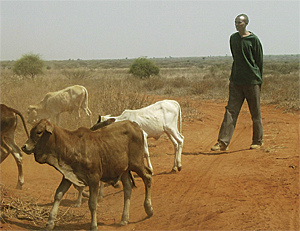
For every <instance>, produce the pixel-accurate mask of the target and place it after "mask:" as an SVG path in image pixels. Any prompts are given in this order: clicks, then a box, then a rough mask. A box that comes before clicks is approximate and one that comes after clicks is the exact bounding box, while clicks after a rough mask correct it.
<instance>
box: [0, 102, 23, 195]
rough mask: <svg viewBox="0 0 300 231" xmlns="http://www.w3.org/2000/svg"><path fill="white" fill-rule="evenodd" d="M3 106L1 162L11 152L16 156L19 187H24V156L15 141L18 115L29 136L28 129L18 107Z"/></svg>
mask: <svg viewBox="0 0 300 231" xmlns="http://www.w3.org/2000/svg"><path fill="white" fill-rule="evenodd" d="M0 106H1V109H0V111H1V152H0V159H1V160H0V161H1V162H0V163H2V162H3V161H4V160H5V159H6V157H7V156H8V155H9V154H10V153H11V154H12V155H13V157H14V158H15V161H16V163H17V166H18V172H19V175H18V183H17V187H16V188H17V189H22V185H23V184H24V175H23V156H22V152H21V150H20V148H19V147H18V146H17V145H16V142H15V130H16V127H17V115H18V116H20V118H21V120H22V122H23V125H24V129H25V132H26V135H27V137H29V136H28V131H27V127H26V124H25V121H24V117H23V115H22V114H21V112H19V111H18V110H16V109H13V108H10V107H8V106H6V105H4V104H0Z"/></svg>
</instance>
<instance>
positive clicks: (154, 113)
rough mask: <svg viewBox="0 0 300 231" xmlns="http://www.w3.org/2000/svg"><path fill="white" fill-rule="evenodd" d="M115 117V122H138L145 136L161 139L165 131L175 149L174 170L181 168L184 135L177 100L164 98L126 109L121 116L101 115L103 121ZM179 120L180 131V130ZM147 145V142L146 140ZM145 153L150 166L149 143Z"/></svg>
mask: <svg viewBox="0 0 300 231" xmlns="http://www.w3.org/2000/svg"><path fill="white" fill-rule="evenodd" d="M110 118H114V119H115V122H118V121H123V120H131V121H134V122H136V123H138V124H139V125H140V126H141V128H142V129H143V130H144V131H145V134H144V135H145V136H147V137H153V138H155V139H159V137H160V136H161V135H162V134H163V133H164V132H165V133H166V134H167V135H168V137H169V138H170V140H171V141H172V143H173V145H174V149H175V157H174V165H173V168H172V171H176V169H178V171H180V170H181V168H182V165H181V152H182V147H183V140H184V136H183V135H182V134H181V125H182V118H181V108H180V105H179V103H178V102H177V101H175V100H162V101H158V102H156V103H154V104H152V105H150V106H147V107H144V108H141V109H138V110H125V111H124V112H123V113H122V114H121V115H120V116H116V117H112V116H110V115H107V116H101V121H105V120H108V119H110ZM178 120H179V131H178V128H177V127H178V126H177V124H178ZM145 145H147V142H145ZM145 154H146V158H147V161H148V165H149V167H150V168H152V166H151V162H150V159H149V152H148V145H147V147H145Z"/></svg>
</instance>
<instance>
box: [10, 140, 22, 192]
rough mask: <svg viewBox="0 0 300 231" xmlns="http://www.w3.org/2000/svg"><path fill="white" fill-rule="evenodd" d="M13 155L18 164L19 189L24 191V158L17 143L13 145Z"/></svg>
mask: <svg viewBox="0 0 300 231" xmlns="http://www.w3.org/2000/svg"><path fill="white" fill-rule="evenodd" d="M12 149H13V151H12V155H13V157H14V159H15V161H16V164H17V166H18V174H19V175H18V183H17V187H16V188H17V189H22V186H23V184H24V174H23V156H22V152H21V150H20V148H19V147H18V146H17V145H16V144H15V142H13V143H12Z"/></svg>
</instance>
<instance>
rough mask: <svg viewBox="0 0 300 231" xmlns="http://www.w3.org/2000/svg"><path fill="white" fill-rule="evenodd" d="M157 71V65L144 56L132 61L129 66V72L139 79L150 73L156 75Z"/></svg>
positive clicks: (146, 76) (145, 77)
mask: <svg viewBox="0 0 300 231" xmlns="http://www.w3.org/2000/svg"><path fill="white" fill-rule="evenodd" d="M159 71H160V69H159V67H157V66H156V65H155V63H154V62H152V61H151V60H149V59H146V58H138V59H136V60H134V61H133V63H132V65H131V66H130V70H129V73H131V74H133V75H134V76H136V77H139V78H141V79H147V78H149V77H150V76H151V75H158V74H159Z"/></svg>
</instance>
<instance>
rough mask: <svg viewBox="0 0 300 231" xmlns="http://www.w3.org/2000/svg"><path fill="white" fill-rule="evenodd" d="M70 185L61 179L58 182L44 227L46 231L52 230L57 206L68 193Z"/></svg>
mask: <svg viewBox="0 0 300 231" xmlns="http://www.w3.org/2000/svg"><path fill="white" fill-rule="evenodd" d="M71 185H72V183H71V182H70V181H68V180H66V179H65V178H64V177H63V179H62V181H61V182H60V185H59V186H58V188H57V189H56V193H55V196H54V204H53V207H52V209H51V212H50V215H49V218H48V222H47V225H46V229H47V230H51V229H53V228H54V225H55V220H56V216H57V211H58V207H59V204H60V202H61V199H62V198H63V196H64V195H65V193H66V192H67V191H68V189H69V188H70V186H71Z"/></svg>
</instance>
